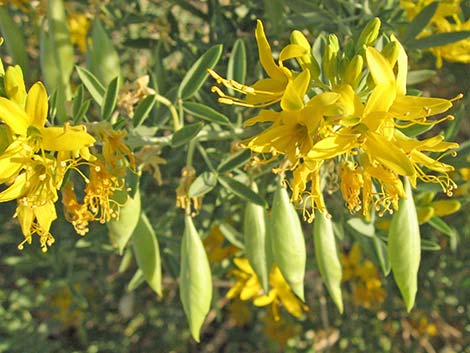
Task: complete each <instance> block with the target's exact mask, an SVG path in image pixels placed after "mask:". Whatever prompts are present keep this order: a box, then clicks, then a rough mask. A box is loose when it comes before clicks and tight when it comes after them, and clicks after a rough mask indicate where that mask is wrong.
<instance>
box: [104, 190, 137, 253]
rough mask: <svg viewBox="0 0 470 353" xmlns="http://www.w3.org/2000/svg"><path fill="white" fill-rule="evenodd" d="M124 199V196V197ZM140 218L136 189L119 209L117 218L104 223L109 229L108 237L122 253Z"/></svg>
mask: <svg viewBox="0 0 470 353" xmlns="http://www.w3.org/2000/svg"><path fill="white" fill-rule="evenodd" d="M124 200H125V198H124ZM139 218H140V192H139V190H137V192H136V193H135V195H134V197H133V198H132V197H128V199H127V203H126V204H125V205H124V206H123V207H121V209H120V210H119V216H118V218H117V219H112V220H111V221H109V222H108V223H106V225H107V226H108V229H109V237H110V238H111V241H112V242H113V243H114V244H115V245H116V246H117V248H118V250H119V254H120V255H122V252H123V250H124V248H125V247H126V245H127V243H128V241H129V239H130V238H131V236H132V234H133V232H134V229H135V227H136V226H137V223H138V222H139Z"/></svg>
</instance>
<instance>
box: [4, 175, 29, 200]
mask: <svg viewBox="0 0 470 353" xmlns="http://www.w3.org/2000/svg"><path fill="white" fill-rule="evenodd" d="M25 184H26V173H23V174H20V175H18V176H17V177H16V179H15V181H14V183H13V184H12V185H10V187H9V188H7V189H6V190H3V191H2V192H0V202H7V201H11V200H14V199H17V198H18V197H21V196H22V195H23V192H24V191H23V187H24V186H25Z"/></svg>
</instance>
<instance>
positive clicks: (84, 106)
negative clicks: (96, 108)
mask: <svg viewBox="0 0 470 353" xmlns="http://www.w3.org/2000/svg"><path fill="white" fill-rule="evenodd" d="M90 104H91V99H87V100H86V101H84V102H83V104H82V105H81V106H80V110H79V111H78V112H77V114H75V115H74V116H73V123H74V124H80V123H81V122H82V120H83V117H84V116H85V114H86V112H87V111H88V109H89V108H90Z"/></svg>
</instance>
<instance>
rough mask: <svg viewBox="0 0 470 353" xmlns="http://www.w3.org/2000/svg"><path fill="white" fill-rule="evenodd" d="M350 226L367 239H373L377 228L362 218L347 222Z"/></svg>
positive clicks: (351, 219)
mask: <svg viewBox="0 0 470 353" xmlns="http://www.w3.org/2000/svg"><path fill="white" fill-rule="evenodd" d="M346 223H347V224H348V226H350V227H351V228H352V229H354V230H355V231H356V232H358V233H359V234H362V235H365V236H366V237H373V236H374V235H375V227H374V224H373V223H367V222H366V221H364V220H363V219H361V218H358V217H355V218H350V219H348V221H347V222H346Z"/></svg>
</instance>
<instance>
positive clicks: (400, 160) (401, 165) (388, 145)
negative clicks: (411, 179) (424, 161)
mask: <svg viewBox="0 0 470 353" xmlns="http://www.w3.org/2000/svg"><path fill="white" fill-rule="evenodd" d="M366 136H367V140H366V141H365V143H364V148H365V149H366V151H367V154H368V155H369V157H370V159H371V160H376V161H378V162H380V163H381V164H382V165H384V166H385V167H387V168H388V169H390V170H392V171H394V172H395V173H397V174H399V175H406V176H412V175H414V174H415V169H414V167H413V164H412V163H411V161H410V160H409V158H408V156H407V155H406V154H405V153H404V152H403V151H402V150H401V149H400V148H399V147H398V146H396V145H395V144H394V143H392V141H386V140H384V138H383V137H382V136H380V135H378V134H376V133H374V132H372V131H368V132H367V133H366Z"/></svg>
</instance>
